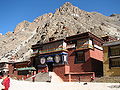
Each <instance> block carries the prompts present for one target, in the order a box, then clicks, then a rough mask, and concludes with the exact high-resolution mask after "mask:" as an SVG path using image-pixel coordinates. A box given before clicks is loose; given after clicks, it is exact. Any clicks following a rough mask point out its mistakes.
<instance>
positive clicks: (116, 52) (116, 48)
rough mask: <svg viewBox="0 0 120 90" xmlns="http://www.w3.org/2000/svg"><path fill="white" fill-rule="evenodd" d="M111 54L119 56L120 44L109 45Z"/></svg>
mask: <svg viewBox="0 0 120 90" xmlns="http://www.w3.org/2000/svg"><path fill="white" fill-rule="evenodd" d="M109 51H110V53H109V56H119V55H120V45H118V46H111V47H109Z"/></svg>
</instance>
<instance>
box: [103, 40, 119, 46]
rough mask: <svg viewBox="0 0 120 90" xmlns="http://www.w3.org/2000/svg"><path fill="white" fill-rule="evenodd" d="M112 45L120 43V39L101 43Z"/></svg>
mask: <svg viewBox="0 0 120 90" xmlns="http://www.w3.org/2000/svg"><path fill="white" fill-rule="evenodd" d="M114 45H120V40H117V41H112V42H106V43H104V44H103V46H114Z"/></svg>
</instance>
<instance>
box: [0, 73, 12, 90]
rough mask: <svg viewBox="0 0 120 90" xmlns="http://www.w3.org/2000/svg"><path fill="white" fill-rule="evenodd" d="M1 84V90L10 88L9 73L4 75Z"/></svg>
mask: <svg viewBox="0 0 120 90" xmlns="http://www.w3.org/2000/svg"><path fill="white" fill-rule="evenodd" d="M1 79H2V82H1V90H8V89H9V87H10V78H9V75H8V74H7V73H3V75H2V78H1Z"/></svg>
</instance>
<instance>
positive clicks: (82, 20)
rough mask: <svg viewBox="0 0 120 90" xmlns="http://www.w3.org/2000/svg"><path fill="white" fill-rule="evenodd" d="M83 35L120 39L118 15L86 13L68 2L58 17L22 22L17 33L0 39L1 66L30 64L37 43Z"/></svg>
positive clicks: (55, 15)
mask: <svg viewBox="0 0 120 90" xmlns="http://www.w3.org/2000/svg"><path fill="white" fill-rule="evenodd" d="M84 32H91V33H93V34H95V35H96V36H98V37H103V36H106V35H109V36H112V37H115V38H120V18H119V14H114V15H111V16H104V15H102V14H100V13H97V12H86V11H84V10H81V9H79V8H78V7H75V6H73V5H72V4H71V3H69V2H66V3H65V4H64V5H63V6H61V7H60V8H59V9H57V10H56V11H55V13H48V14H44V15H42V16H39V17H37V18H35V19H34V20H33V22H28V21H23V22H20V23H19V24H18V25H16V28H15V29H14V32H8V33H6V34H5V35H0V50H1V52H0V62H5V61H6V62H7V61H10V60H15V61H26V60H29V58H30V55H31V53H32V50H31V45H33V44H36V43H37V42H38V41H39V43H45V42H49V38H52V37H54V38H55V39H56V40H57V39H63V38H65V37H67V36H71V35H76V34H79V33H84Z"/></svg>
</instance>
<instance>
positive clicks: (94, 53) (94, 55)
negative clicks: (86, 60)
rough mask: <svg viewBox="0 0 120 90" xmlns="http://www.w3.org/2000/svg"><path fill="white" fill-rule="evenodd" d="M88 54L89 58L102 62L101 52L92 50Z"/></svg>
mask: <svg viewBox="0 0 120 90" xmlns="http://www.w3.org/2000/svg"><path fill="white" fill-rule="evenodd" d="M89 53H90V57H91V58H94V59H97V60H100V61H103V51H101V50H99V49H96V48H94V50H90V51H89Z"/></svg>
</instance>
